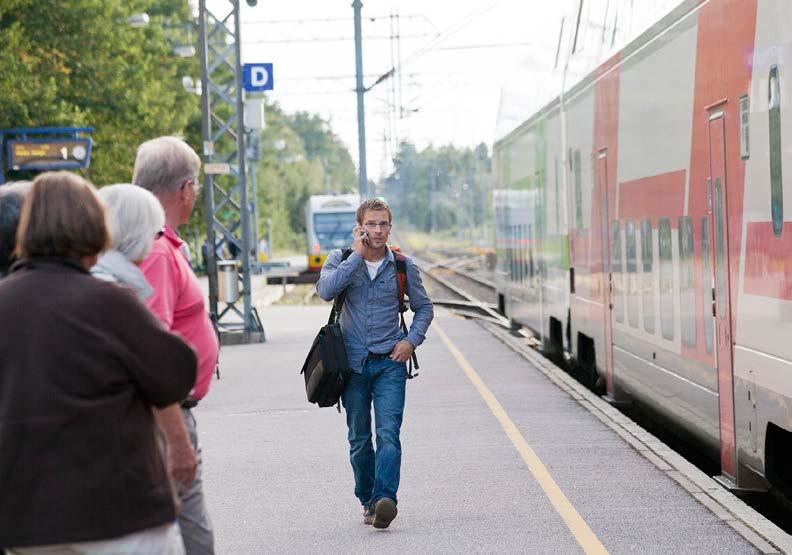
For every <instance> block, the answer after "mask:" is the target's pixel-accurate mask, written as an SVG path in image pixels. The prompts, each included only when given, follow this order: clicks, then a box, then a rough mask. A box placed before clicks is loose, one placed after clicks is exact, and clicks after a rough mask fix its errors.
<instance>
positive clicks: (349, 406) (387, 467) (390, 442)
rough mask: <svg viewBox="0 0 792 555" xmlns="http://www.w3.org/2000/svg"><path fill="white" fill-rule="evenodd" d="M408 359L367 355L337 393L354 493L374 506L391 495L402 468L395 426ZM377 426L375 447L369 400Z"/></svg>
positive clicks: (399, 417) (401, 406)
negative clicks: (344, 418)
mask: <svg viewBox="0 0 792 555" xmlns="http://www.w3.org/2000/svg"><path fill="white" fill-rule="evenodd" d="M406 381H407V365H406V364H405V363H404V362H395V361H393V360H390V359H384V360H375V361H371V360H366V362H365V364H364V365H363V370H362V372H360V373H358V372H352V376H351V378H350V380H349V383H348V384H347V386H346V388H345V389H344V393H343V394H342V396H341V398H342V400H343V402H344V409H345V410H346V415H347V427H348V428H349V434H348V438H349V460H350V462H351V463H352V470H353V472H354V474H355V496H356V497H357V498H358V499H360V503H361V504H362V505H364V506H365V505H370V506H373V505H374V504H375V503H376V502H377V501H378V500H380V499H381V498H383V497H388V498H390V499H393V500H394V501H396V491H397V490H398V489H399V474H400V471H401V442H400V441H399V430H400V429H401V424H402V415H403V414H404V391H405V384H406ZM372 401H373V402H374V420H375V425H376V429H377V452H376V454H375V453H374V448H373V446H372V443H371V402H372Z"/></svg>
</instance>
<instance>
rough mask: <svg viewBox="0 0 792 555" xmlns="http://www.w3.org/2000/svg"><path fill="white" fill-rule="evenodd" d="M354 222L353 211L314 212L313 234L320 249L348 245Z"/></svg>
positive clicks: (324, 249) (325, 249)
mask: <svg viewBox="0 0 792 555" xmlns="http://www.w3.org/2000/svg"><path fill="white" fill-rule="evenodd" d="M355 223H356V220H355V212H320V213H317V214H314V217H313V227H314V234H315V235H316V240H317V241H318V242H319V245H320V246H321V249H322V251H328V250H332V249H338V248H344V247H346V246H348V245H349V241H350V239H351V238H352V228H353V227H355Z"/></svg>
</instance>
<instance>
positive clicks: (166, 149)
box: [132, 137, 201, 196]
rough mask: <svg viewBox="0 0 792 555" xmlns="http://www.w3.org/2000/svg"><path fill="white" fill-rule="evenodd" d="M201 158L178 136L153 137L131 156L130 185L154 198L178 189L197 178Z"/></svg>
mask: <svg viewBox="0 0 792 555" xmlns="http://www.w3.org/2000/svg"><path fill="white" fill-rule="evenodd" d="M200 170H201V158H200V157H199V156H198V154H197V153H196V152H195V151H194V150H193V149H192V148H191V147H190V145H188V144H187V143H186V142H184V140H183V139H181V138H179V137H157V138H156V139H151V140H149V141H146V142H145V143H143V144H141V145H140V146H139V147H138V149H137V156H136V157H135V169H134V170H133V172H132V183H134V184H135V185H139V186H140V187H143V188H144V189H147V190H149V191H151V192H152V193H154V194H155V195H157V196H163V195H169V194H171V193H173V192H175V191H178V190H179V189H181V187H182V186H183V185H184V182H185V181H187V180H188V179H191V180H193V181H195V180H197V179H198V174H199V172H200Z"/></svg>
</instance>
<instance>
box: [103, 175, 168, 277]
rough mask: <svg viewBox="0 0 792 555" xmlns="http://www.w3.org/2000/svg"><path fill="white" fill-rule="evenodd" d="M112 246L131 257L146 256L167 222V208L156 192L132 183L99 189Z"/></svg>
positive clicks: (130, 258) (140, 257) (128, 257)
mask: <svg viewBox="0 0 792 555" xmlns="http://www.w3.org/2000/svg"><path fill="white" fill-rule="evenodd" d="M99 198H100V199H102V202H103V203H104V204H105V218H106V220H107V229H108V231H109V232H110V241H111V244H112V248H113V249H115V250H117V251H118V252H120V253H121V254H122V255H124V256H125V257H126V258H127V259H128V260H131V261H132V262H137V261H139V260H143V259H144V258H145V257H146V255H147V254H148V253H149V251H150V250H151V245H152V243H154V237H155V236H156V235H157V232H158V231H160V230H161V229H162V228H163V226H164V225H165V212H164V210H163V209H162V205H161V204H160V201H159V200H157V197H155V196H154V195H153V194H152V193H150V192H149V191H146V190H145V189H142V188H140V187H136V186H135V185H132V184H128V183H120V184H117V185H108V186H106V187H102V188H101V189H99Z"/></svg>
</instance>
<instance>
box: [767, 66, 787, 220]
mask: <svg viewBox="0 0 792 555" xmlns="http://www.w3.org/2000/svg"><path fill="white" fill-rule="evenodd" d="M767 103H768V110H767V112H768V115H769V118H770V216H771V217H772V220H773V233H774V234H775V235H776V236H780V235H781V231H782V230H783V227H784V190H783V183H782V181H781V88H780V85H779V79H778V66H772V67H771V68H770V80H769V82H768V87H767Z"/></svg>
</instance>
